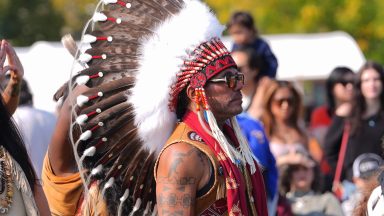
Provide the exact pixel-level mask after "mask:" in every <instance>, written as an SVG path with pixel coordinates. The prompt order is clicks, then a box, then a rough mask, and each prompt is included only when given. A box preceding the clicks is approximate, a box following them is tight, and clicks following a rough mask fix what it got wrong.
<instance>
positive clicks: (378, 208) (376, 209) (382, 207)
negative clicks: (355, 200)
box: [362, 168, 384, 216]
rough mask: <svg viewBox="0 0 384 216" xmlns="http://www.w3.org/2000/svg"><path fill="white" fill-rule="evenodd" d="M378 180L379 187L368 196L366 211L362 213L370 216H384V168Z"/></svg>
mask: <svg viewBox="0 0 384 216" xmlns="http://www.w3.org/2000/svg"><path fill="white" fill-rule="evenodd" d="M377 180H378V182H379V185H378V186H377V187H375V188H373V189H372V192H371V193H370V194H369V195H368V196H367V197H368V198H367V202H366V203H367V204H366V209H365V211H362V212H363V213H364V214H366V215H368V216H376V215H384V168H382V169H381V171H380V174H379V177H378V179H377ZM362 204H365V203H362Z"/></svg>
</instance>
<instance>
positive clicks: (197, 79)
mask: <svg viewBox="0 0 384 216" xmlns="http://www.w3.org/2000/svg"><path fill="white" fill-rule="evenodd" d="M206 82H207V77H206V76H205V74H204V73H201V72H199V73H196V74H195V75H193V77H192V78H191V80H190V83H191V84H190V85H191V87H192V88H201V87H203V86H204V85H205V83H206Z"/></svg>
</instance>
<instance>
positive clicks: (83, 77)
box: [76, 75, 89, 85]
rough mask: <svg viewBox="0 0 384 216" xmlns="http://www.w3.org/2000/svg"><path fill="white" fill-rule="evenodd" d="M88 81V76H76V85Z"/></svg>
mask: <svg viewBox="0 0 384 216" xmlns="http://www.w3.org/2000/svg"><path fill="white" fill-rule="evenodd" d="M88 81H89V76H86V75H84V76H79V77H77V78H76V83H77V85H85V84H87V82H88Z"/></svg>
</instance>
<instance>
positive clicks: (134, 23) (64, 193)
mask: <svg viewBox="0 0 384 216" xmlns="http://www.w3.org/2000/svg"><path fill="white" fill-rule="evenodd" d="M99 6H100V7H99ZM99 6H98V9H97V10H96V12H95V15H94V16H93V18H92V19H91V20H90V22H89V23H88V24H89V25H87V26H86V28H85V31H84V32H86V34H85V35H84V36H83V37H82V44H84V43H87V44H90V48H89V49H87V50H86V51H85V52H83V51H82V50H81V49H79V51H78V52H77V53H76V54H75V58H76V62H77V63H79V64H80V65H81V66H82V67H83V69H82V70H81V71H79V72H76V74H74V75H73V77H72V78H71V80H70V81H69V84H68V85H65V86H64V87H63V88H61V89H60V90H59V91H58V93H57V94H56V95H55V97H56V98H59V97H64V101H65V102H64V105H63V108H62V109H64V110H62V113H61V116H60V117H59V120H58V121H59V123H58V125H59V126H58V127H57V129H56V132H55V135H54V139H53V141H52V143H51V145H50V147H49V150H48V154H47V157H46V160H45V169H44V171H43V181H44V182H45V191H46V193H47V196H48V200H50V201H49V202H50V205H51V209H53V211H57V212H60V210H61V211H65V212H68V214H70V213H73V212H77V213H78V214H99V215H105V214H109V215H156V214H158V215H261V216H264V215H267V209H266V199H265V189H264V184H263V180H262V177H261V174H260V170H259V168H258V165H257V162H256V161H255V159H254V157H253V155H252V153H251V151H250V149H249V146H248V144H247V142H246V140H245V139H244V138H243V137H242V135H241V131H240V129H239V126H238V124H237V121H236V118H234V116H235V115H237V114H239V113H240V112H241V111H242V108H241V103H242V97H241V93H240V89H241V88H242V85H243V84H244V76H243V74H241V73H240V72H239V71H238V70H237V66H236V64H235V63H234V61H233V59H232V57H231V56H230V54H229V52H228V50H227V49H226V48H225V46H224V44H223V43H222V42H221V40H220V36H221V34H222V31H223V29H224V27H223V26H222V25H221V24H220V23H219V22H218V20H217V18H216V17H215V16H214V15H213V14H212V13H211V12H210V9H209V8H208V7H207V6H206V5H205V4H203V3H201V2H200V1H197V0H156V1H154V0H137V1H134V2H130V1H127V0H103V1H101V2H100V4H99ZM101 6H103V7H101ZM99 8H104V10H99ZM90 26H91V27H90ZM88 27H90V28H91V30H90V31H89V30H88ZM68 95H69V97H67V96H68ZM75 96H76V97H75ZM71 101H73V103H72V102H71ZM71 104H72V109H71V112H69V111H70V110H69V108H68V107H69V105H71ZM71 114H72V115H73V116H74V118H73V119H72V121H71V122H72V123H71V127H70V129H69V132H70V138H71V143H72V145H70V143H68V142H67V143H66V142H65V140H66V136H67V130H66V129H65V128H68V127H61V126H63V125H68V124H69V120H68V116H69V115H71ZM72 149H73V151H74V152H75V154H74V155H73V156H72V157H71V158H72V159H73V160H70V159H71V158H70V156H71V155H70V154H69V152H70V151H72ZM64 158H68V159H69V160H68V159H64ZM63 160H64V162H63ZM76 165H77V166H76ZM79 171H80V172H79ZM83 185H84V187H83ZM54 191H60V195H57V194H54ZM63 201H65V202H66V205H65V206H63V205H61V206H60V202H61V203H62V202H63ZM58 209H60V210H58ZM100 209H102V210H100ZM106 212H108V213H106Z"/></svg>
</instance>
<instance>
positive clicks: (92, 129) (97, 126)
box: [90, 123, 101, 131]
mask: <svg viewBox="0 0 384 216" xmlns="http://www.w3.org/2000/svg"><path fill="white" fill-rule="evenodd" d="M100 127H101V126H100V123H98V124H97V125H95V126H93V128H91V129H90V131H95V130H97V129H99V128H100Z"/></svg>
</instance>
